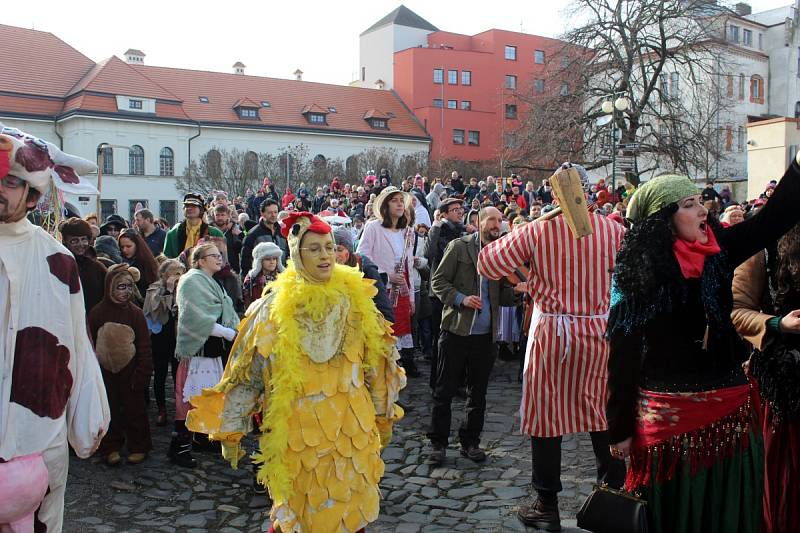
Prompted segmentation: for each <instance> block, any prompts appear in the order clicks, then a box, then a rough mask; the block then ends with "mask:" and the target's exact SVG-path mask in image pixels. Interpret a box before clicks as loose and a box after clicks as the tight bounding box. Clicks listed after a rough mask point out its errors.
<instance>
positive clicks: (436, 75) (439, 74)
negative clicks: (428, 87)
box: [433, 68, 444, 83]
mask: <svg viewBox="0 0 800 533" xmlns="http://www.w3.org/2000/svg"><path fill="white" fill-rule="evenodd" d="M443 81H444V70H442V69H440V68H435V69H433V83H442V82H443Z"/></svg>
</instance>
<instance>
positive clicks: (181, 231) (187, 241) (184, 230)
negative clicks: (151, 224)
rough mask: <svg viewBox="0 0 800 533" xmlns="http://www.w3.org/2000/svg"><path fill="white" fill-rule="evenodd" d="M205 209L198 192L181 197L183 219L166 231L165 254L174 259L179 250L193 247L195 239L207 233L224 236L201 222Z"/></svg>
mask: <svg viewBox="0 0 800 533" xmlns="http://www.w3.org/2000/svg"><path fill="white" fill-rule="evenodd" d="M205 210H206V206H205V204H204V203H203V197H202V196H200V195H199V194H197V193H193V192H190V193H187V194H186V195H185V196H184V197H183V217H184V220H183V222H180V223H179V224H175V225H174V226H172V229H170V230H169V232H167V239H166V240H165V241H164V255H165V256H167V257H169V258H170V259H175V258H176V257H178V256H179V255H180V254H181V252H183V251H184V250H188V249H189V248H194V247H195V245H196V244H197V241H199V240H200V239H203V238H205V237H207V236H209V235H211V236H212V237H222V238H224V237H225V236H224V235H223V234H222V232H221V231H220V230H218V229H217V228H215V227H213V226H209V225H208V224H206V223H205V222H203V213H204V212H205Z"/></svg>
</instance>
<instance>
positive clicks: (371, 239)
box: [356, 220, 414, 276]
mask: <svg viewBox="0 0 800 533" xmlns="http://www.w3.org/2000/svg"><path fill="white" fill-rule="evenodd" d="M413 242H414V241H413V240H412V241H411V246H409V247H407V249H406V253H405V255H406V268H407V269H408V270H407V272H408V274H409V276H410V275H411V272H412V269H413V268H414V253H413ZM356 252H357V253H359V254H363V255H366V256H367V257H368V258H369V259H370V260H372V262H373V263H375V264H376V265H378V271H379V272H380V273H382V274H390V273H393V272H394V250H393V249H392V243H391V241H390V240H389V230H388V229H386V228H384V227H382V226H381V221H380V220H370V221H369V222H367V223H366V224H365V225H364V232H363V233H362V234H361V240H360V241H358V250H356Z"/></svg>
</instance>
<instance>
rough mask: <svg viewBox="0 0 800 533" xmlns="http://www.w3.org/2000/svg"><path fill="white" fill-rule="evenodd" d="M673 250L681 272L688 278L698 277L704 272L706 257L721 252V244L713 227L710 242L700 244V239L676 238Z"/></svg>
mask: <svg viewBox="0 0 800 533" xmlns="http://www.w3.org/2000/svg"><path fill="white" fill-rule="evenodd" d="M672 252H673V253H674V254H675V259H677V260H678V264H679V265H680V266H681V273H682V274H683V277H684V278H686V279H697V278H699V277H700V276H701V275H702V273H703V265H705V263H706V257H707V256H709V255H716V254H718V253H719V244H717V237H716V236H715V235H714V232H713V231H712V230H711V228H708V242H707V243H705V244H700V241H694V242H687V241H684V240H683V239H676V240H675V243H674V244H673V245H672Z"/></svg>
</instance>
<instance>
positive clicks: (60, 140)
mask: <svg viewBox="0 0 800 533" xmlns="http://www.w3.org/2000/svg"><path fill="white" fill-rule="evenodd" d="M53 130H54V131H55V132H56V137H58V148H59V149H60V150H63V149H64V137H62V136H61V134H60V133H58V117H56V118H54V119H53Z"/></svg>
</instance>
